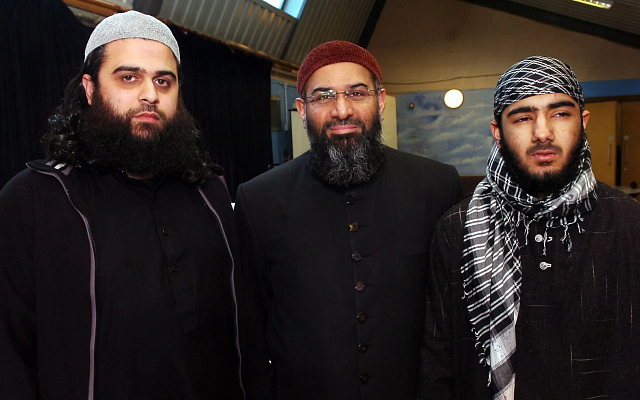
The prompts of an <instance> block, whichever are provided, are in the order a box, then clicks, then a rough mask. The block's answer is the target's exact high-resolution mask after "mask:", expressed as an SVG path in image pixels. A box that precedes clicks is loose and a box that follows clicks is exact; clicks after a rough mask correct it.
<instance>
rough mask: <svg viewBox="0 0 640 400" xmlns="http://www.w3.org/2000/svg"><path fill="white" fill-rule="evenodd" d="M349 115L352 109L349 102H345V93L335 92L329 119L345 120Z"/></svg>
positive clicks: (351, 113)
mask: <svg viewBox="0 0 640 400" xmlns="http://www.w3.org/2000/svg"><path fill="white" fill-rule="evenodd" d="M341 95H342V96H341ZM350 115H353V108H352V104H351V102H350V101H349V100H347V93H346V92H337V93H336V101H335V103H334V104H333V109H332V110H331V117H333V118H336V117H337V118H339V119H346V118H347V117H349V116H350Z"/></svg>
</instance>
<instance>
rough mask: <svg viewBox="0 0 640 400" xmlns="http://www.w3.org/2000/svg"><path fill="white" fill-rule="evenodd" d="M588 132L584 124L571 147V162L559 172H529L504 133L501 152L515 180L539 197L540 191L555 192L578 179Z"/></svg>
mask: <svg viewBox="0 0 640 400" xmlns="http://www.w3.org/2000/svg"><path fill="white" fill-rule="evenodd" d="M586 137H587V133H586V132H585V130H584V126H583V127H582V128H581V130H580V139H579V140H578V141H577V142H576V144H575V145H574V146H573V148H572V149H571V151H570V153H569V155H570V158H569V163H567V165H566V166H565V167H564V168H562V169H561V170H560V171H557V172H545V173H544V174H543V175H542V176H537V175H533V174H531V173H529V171H527V170H526V169H525V168H523V167H522V165H521V163H520V161H519V159H518V157H517V156H516V154H515V152H514V150H513V149H512V148H511V147H509V145H508V144H507V142H506V140H504V135H503V136H501V137H500V153H501V154H502V158H503V159H504V161H505V164H506V165H507V167H508V168H509V172H510V173H511V175H512V176H513V179H514V181H515V182H516V183H517V184H518V185H519V186H520V187H521V188H522V190H524V191H525V192H527V193H528V194H530V195H531V196H534V197H537V196H538V194H540V193H554V192H557V191H559V190H562V189H563V188H564V187H565V186H566V185H567V184H569V183H571V182H573V181H574V179H576V177H577V176H578V174H579V173H580V165H581V164H582V158H581V155H582V146H583V143H584V139H585V138H586ZM545 147H548V146H545V145H539V146H538V147H536V149H537V148H539V149H543V148H545Z"/></svg>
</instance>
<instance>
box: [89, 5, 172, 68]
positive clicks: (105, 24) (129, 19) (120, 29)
mask: <svg viewBox="0 0 640 400" xmlns="http://www.w3.org/2000/svg"><path fill="white" fill-rule="evenodd" d="M132 38H140V39H149V40H155V41H156V42H160V43H162V44H164V45H165V46H167V47H168V48H170V49H171V51H172V52H173V55H174V56H176V59H177V60H178V63H180V49H179V48H178V42H177V41H176V38H175V37H173V34H172V33H171V29H169V27H168V26H166V25H165V24H164V23H162V21H159V20H158V19H156V18H154V17H152V16H150V15H146V14H142V13H139V12H137V11H127V12H125V13H120V14H114V15H112V16H110V17H108V18H105V19H104V20H102V22H100V23H99V24H98V25H97V26H96V27H95V29H94V30H93V33H92V34H91V37H90V38H89V41H88V42H87V47H86V48H85V50H84V60H85V61H87V58H89V54H91V52H92V51H93V50H95V49H96V48H98V47H100V46H102V45H104V44H107V43H111V42H113V41H115V40H120V39H132Z"/></svg>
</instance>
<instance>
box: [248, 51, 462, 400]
mask: <svg viewBox="0 0 640 400" xmlns="http://www.w3.org/2000/svg"><path fill="white" fill-rule="evenodd" d="M381 75H382V74H381V72H380V67H379V66H378V63H377V62H376V60H375V58H374V57H373V56H372V55H371V53H369V52H368V51H367V50H365V49H363V48H361V47H359V46H356V45H354V44H351V43H348V42H343V41H333V42H328V43H324V44H322V45H320V46H318V47H316V48H315V49H314V50H312V51H311V53H309V55H308V56H307V57H306V58H305V60H304V61H303V63H302V65H301V67H300V71H299V74H298V92H299V94H300V98H298V99H297V100H296V105H297V108H298V111H299V112H300V115H301V116H302V119H303V121H304V124H305V127H306V129H307V133H308V136H309V142H310V150H309V151H308V152H307V153H305V154H303V155H302V156H300V157H298V158H296V159H294V160H292V161H290V162H288V163H286V164H285V165H283V166H280V167H277V168H275V169H273V170H271V171H269V172H267V173H265V174H262V175H260V176H258V177H256V178H255V179H253V180H251V181H249V182H247V183H244V184H242V185H241V186H240V187H239V188H238V191H237V198H236V218H237V221H238V224H239V225H238V228H239V231H240V238H241V239H240V240H241V249H242V251H241V253H242V257H245V258H246V259H245V260H244V261H245V262H246V263H247V265H248V268H250V269H251V271H252V272H253V276H254V279H255V280H256V283H257V284H258V286H259V287H260V288H261V292H262V297H263V299H264V307H265V312H266V316H267V318H266V322H265V324H266V325H265V329H266V334H267V338H268V347H269V353H270V354H269V356H270V359H271V362H272V365H273V367H274V370H275V380H276V395H277V398H278V399H303V398H304V399H331V400H334V399H385V400H386V399H414V398H415V396H416V380H417V372H418V355H419V347H420V338H421V335H422V332H423V322H424V311H425V299H426V293H425V288H426V279H427V276H426V271H427V269H428V268H427V267H428V260H429V243H430V239H431V232H432V230H433V227H434V224H435V222H436V221H437V219H438V217H439V216H440V215H441V214H442V213H443V212H445V211H446V210H447V209H448V208H449V207H451V206H452V205H453V204H455V203H456V201H457V200H459V199H460V198H461V195H462V190H461V187H460V183H459V178H458V173H457V171H456V170H455V168H453V167H451V166H448V165H444V164H441V163H438V162H436V161H433V160H429V159H426V158H422V157H418V156H414V155H409V154H405V153H402V152H399V151H397V150H393V149H391V148H389V147H387V146H385V145H383V143H382V128H381V122H382V119H383V113H384V107H385V99H386V92H385V90H384V89H383V88H382V87H381V81H382V79H381V78H382V76H381Z"/></svg>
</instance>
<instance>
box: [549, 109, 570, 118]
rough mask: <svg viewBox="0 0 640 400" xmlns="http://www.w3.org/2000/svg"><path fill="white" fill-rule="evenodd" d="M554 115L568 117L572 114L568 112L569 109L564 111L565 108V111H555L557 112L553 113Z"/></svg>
mask: <svg viewBox="0 0 640 400" xmlns="http://www.w3.org/2000/svg"><path fill="white" fill-rule="evenodd" d="M553 115H554V116H556V117H568V116H570V115H571V113H570V112H568V111H564V110H563V111H558V112H556V113H555V114H553Z"/></svg>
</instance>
